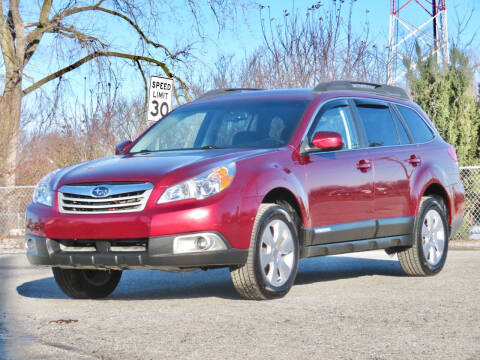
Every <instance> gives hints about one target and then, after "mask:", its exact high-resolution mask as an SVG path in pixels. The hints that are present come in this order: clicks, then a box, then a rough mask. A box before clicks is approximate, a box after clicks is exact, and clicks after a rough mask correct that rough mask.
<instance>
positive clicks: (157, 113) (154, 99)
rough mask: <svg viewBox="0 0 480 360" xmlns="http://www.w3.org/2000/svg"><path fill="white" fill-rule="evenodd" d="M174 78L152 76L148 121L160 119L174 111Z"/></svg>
mask: <svg viewBox="0 0 480 360" xmlns="http://www.w3.org/2000/svg"><path fill="white" fill-rule="evenodd" d="M172 94H173V79H170V78H164V77H161V76H155V75H152V76H150V88H149V91H148V115H147V120H148V121H158V120H160V119H161V118H163V117H164V116H165V115H167V114H168V113H169V112H170V111H172Z"/></svg>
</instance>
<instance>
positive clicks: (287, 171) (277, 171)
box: [245, 161, 310, 227]
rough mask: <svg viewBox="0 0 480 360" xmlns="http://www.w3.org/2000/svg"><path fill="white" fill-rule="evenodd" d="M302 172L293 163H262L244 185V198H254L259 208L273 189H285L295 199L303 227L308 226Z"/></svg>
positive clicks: (308, 218) (308, 219)
mask: <svg viewBox="0 0 480 360" xmlns="http://www.w3.org/2000/svg"><path fill="white" fill-rule="evenodd" d="M304 174H305V173H304V171H303V169H302V168H301V167H298V166H297V165H295V164H294V163H293V162H292V164H291V165H285V164H283V165H282V164H281V163H280V162H275V161H273V162H269V161H266V162H263V163H262V164H261V165H259V166H258V167H255V174H252V176H250V179H249V181H248V182H247V184H246V187H245V189H246V192H245V196H246V197H251V196H256V197H257V198H258V201H259V202H258V206H260V204H261V202H262V200H263V199H264V198H265V196H266V195H267V194H268V193H269V192H271V191H272V190H274V189H285V190H287V191H289V192H290V193H291V194H292V195H293V196H294V197H295V199H296V201H297V203H298V205H299V208H300V212H301V214H300V215H301V218H302V223H303V224H304V227H308V226H310V225H309V224H310V216H309V213H308V210H307V209H308V197H307V194H306V192H305V185H304V179H305V176H304Z"/></svg>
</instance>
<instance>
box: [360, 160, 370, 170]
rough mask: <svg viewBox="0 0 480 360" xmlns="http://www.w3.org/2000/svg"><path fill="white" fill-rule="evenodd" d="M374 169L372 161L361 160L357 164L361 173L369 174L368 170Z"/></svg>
mask: <svg viewBox="0 0 480 360" xmlns="http://www.w3.org/2000/svg"><path fill="white" fill-rule="evenodd" d="M371 167H372V164H370V161H368V160H360V161H359V162H358V163H357V169H358V170H360V171H361V172H363V173H364V172H367V171H368V169H370V168H371Z"/></svg>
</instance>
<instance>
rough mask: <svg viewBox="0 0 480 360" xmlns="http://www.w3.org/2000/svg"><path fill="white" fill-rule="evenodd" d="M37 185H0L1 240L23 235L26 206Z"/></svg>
mask: <svg viewBox="0 0 480 360" xmlns="http://www.w3.org/2000/svg"><path fill="white" fill-rule="evenodd" d="M34 189H35V186H6V187H0V198H1V199H2V201H1V203H0V240H1V239H3V238H8V237H19V236H23V234H24V232H25V208H26V207H27V205H28V204H29V203H30V202H31V201H32V196H33V190H34Z"/></svg>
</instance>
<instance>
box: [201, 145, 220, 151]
mask: <svg viewBox="0 0 480 360" xmlns="http://www.w3.org/2000/svg"><path fill="white" fill-rule="evenodd" d="M200 149H202V150H209V149H221V147H219V146H215V145H204V146H202V147H201V148H200Z"/></svg>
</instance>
